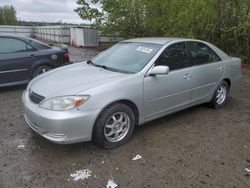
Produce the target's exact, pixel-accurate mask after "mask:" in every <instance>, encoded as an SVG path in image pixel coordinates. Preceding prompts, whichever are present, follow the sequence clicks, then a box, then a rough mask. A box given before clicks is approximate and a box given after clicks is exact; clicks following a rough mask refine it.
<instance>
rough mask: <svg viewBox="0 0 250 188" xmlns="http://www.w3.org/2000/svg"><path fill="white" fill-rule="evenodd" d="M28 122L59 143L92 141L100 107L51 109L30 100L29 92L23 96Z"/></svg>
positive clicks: (39, 132) (35, 129)
mask: <svg viewBox="0 0 250 188" xmlns="http://www.w3.org/2000/svg"><path fill="white" fill-rule="evenodd" d="M22 101H23V109H24V114H25V115H24V117H25V120H26V122H27V124H28V125H29V126H30V127H31V128H32V129H33V130H34V131H35V132H37V133H38V134H40V135H41V136H43V137H44V138H46V139H48V140H50V141H52V142H54V143H59V144H71V143H77V142H84V141H90V140H91V138H92V130H93V126H94V123H95V120H96V118H97V116H98V114H99V112H100V109H95V110H90V111H80V110H78V109H72V110H69V111H63V112H59V111H51V110H45V109H42V108H40V107H39V106H38V105H37V104H35V103H33V102H32V101H30V99H29V96H28V92H27V91H25V92H24V93H23V96H22Z"/></svg>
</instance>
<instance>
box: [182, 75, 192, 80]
mask: <svg viewBox="0 0 250 188" xmlns="http://www.w3.org/2000/svg"><path fill="white" fill-rule="evenodd" d="M190 78H192V76H191V75H190V74H185V75H184V79H187V80H189V79H190Z"/></svg>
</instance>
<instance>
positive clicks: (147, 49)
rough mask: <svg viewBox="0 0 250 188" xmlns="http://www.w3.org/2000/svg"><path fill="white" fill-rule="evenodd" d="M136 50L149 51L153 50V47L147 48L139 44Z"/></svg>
mask: <svg viewBox="0 0 250 188" xmlns="http://www.w3.org/2000/svg"><path fill="white" fill-rule="evenodd" d="M136 51H139V52H144V53H148V54H149V53H151V52H152V51H153V49H151V48H147V47H143V46H139V47H138V48H137V49H136Z"/></svg>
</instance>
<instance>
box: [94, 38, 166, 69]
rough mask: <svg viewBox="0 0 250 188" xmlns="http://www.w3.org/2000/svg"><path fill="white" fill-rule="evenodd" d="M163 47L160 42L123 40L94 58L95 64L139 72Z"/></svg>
mask: <svg viewBox="0 0 250 188" xmlns="http://www.w3.org/2000/svg"><path fill="white" fill-rule="evenodd" d="M161 47H162V45H160V44H150V43H137V42H122V43H118V44H116V45H114V46H113V47H112V48H109V49H108V50H106V51H104V52H103V53H101V54H100V55H98V56H96V57H95V58H93V59H92V62H93V64H94V65H97V66H103V67H106V68H111V69H113V70H117V71H120V72H127V73H137V72H139V71H140V70H141V69H142V68H143V67H144V66H145V65H146V64H147V63H148V62H149V61H150V60H151V59H152V57H153V56H154V55H155V54H156V52H157V51H158V50H159V49H160V48H161Z"/></svg>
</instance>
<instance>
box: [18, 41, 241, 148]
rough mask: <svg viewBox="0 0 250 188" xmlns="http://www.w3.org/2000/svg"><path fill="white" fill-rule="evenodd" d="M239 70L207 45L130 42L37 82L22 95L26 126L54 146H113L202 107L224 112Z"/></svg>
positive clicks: (234, 61)
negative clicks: (141, 127) (164, 120)
mask: <svg viewBox="0 0 250 188" xmlns="http://www.w3.org/2000/svg"><path fill="white" fill-rule="evenodd" d="M240 64H241V61H240V59H238V58H234V57H230V56H228V55H227V54H225V53H224V52H223V51H221V50H220V49H218V48H217V47H215V46H214V45H212V44H210V43H207V42H204V41H199V40H191V39H179V38H138V39H131V40H126V41H123V42H120V43H118V44H116V45H114V46H113V47H112V48H110V49H108V50H106V51H104V52H103V53H101V54H99V55H98V56H96V57H94V58H93V59H91V60H89V61H87V62H83V63H76V64H73V65H69V66H65V67H62V68H58V69H55V70H52V71H49V72H48V73H45V74H43V75H41V76H38V77H37V78H35V79H34V80H32V81H31V82H30V84H29V85H28V87H27V90H26V91H25V92H24V93H23V105H24V112H25V120H26V122H27V123H28V125H29V126H30V127H31V128H32V129H33V130H34V131H36V132H37V133H39V134H40V135H42V136H43V137H45V138H47V139H48V140H50V141H52V142H55V143H61V144H68V143H77V142H83V141H90V140H94V141H95V142H96V143H97V144H99V145H100V146H102V147H104V148H114V147H117V146H120V145H122V144H124V143H126V142H127V141H128V140H129V138H130V137H131V136H132V133H133V131H134V128H135V126H137V125H141V124H143V123H145V122H148V121H151V120H154V119H156V118H159V117H162V116H165V115H167V114H171V113H174V112H177V111H180V110H182V109H185V108H188V107H191V106H194V105H197V104H201V103H209V104H210V106H212V107H213V108H219V107H222V106H223V105H224V104H225V103H226V101H227V98H228V93H229V90H231V89H233V88H235V86H237V85H238V84H239V81H240V78H241V65H240Z"/></svg>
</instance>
